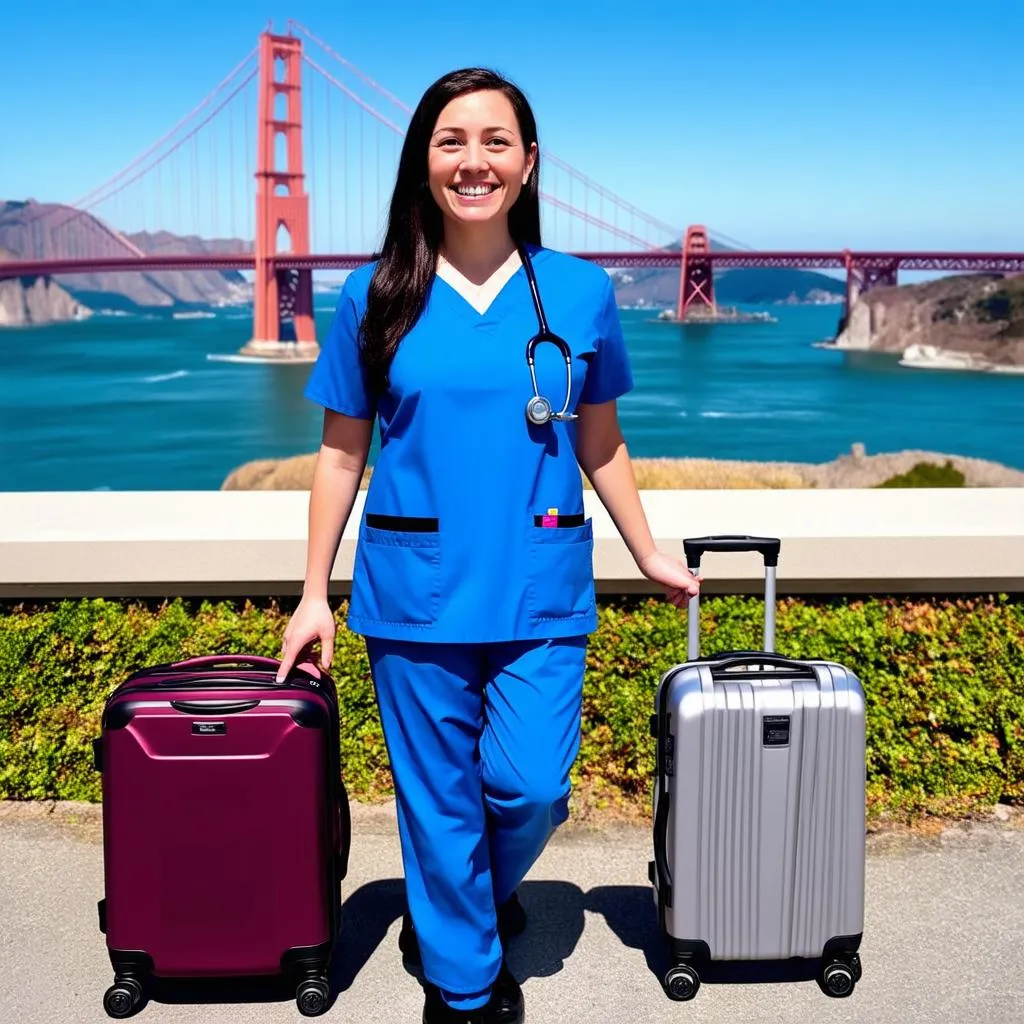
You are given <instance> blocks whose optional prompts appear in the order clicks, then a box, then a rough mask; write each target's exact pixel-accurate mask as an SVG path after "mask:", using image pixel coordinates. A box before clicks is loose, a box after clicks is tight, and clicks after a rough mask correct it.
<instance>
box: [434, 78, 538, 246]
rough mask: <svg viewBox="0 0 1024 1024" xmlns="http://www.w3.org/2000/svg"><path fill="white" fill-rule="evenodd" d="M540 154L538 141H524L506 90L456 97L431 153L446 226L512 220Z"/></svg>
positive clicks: (440, 121)
mask: <svg viewBox="0 0 1024 1024" xmlns="http://www.w3.org/2000/svg"><path fill="white" fill-rule="evenodd" d="M536 159H537V144H536V143H535V142H533V143H531V144H529V146H527V145H525V144H524V141H523V137H522V134H521V132H520V129H519V123H518V121H517V119H516V114H515V110H514V109H513V107H512V104H511V103H510V102H509V100H508V99H507V97H506V96H505V94H504V93H502V92H499V91H497V90H490V89H487V90H482V91H479V92H471V93H466V94H464V95H462V96H459V97H457V98H456V99H454V100H452V101H451V102H450V103H449V104H448V105H447V106H446V107H445V108H444V110H442V111H441V114H440V116H439V117H438V119H437V124H436V125H435V127H434V133H433V135H432V136H431V138H430V148H429V150H428V152H427V177H428V181H429V184H430V192H431V194H432V195H433V197H434V201H435V202H436V203H437V205H438V206H439V207H440V209H441V212H442V214H444V218H445V224H446V227H447V226H448V225H451V226H455V225H458V227H459V228H460V229H463V228H464V227H468V226H470V225H474V224H490V223H492V222H493V221H494V220H495V218H500V219H501V220H503V221H505V222H507V218H508V212H509V210H510V209H511V208H512V206H513V205H514V204H515V201H516V200H517V199H518V198H519V193H520V192H521V191H522V188H523V185H525V184H526V180H527V178H529V176H530V171H531V170H532V169H533V165H534V162H535V161H536Z"/></svg>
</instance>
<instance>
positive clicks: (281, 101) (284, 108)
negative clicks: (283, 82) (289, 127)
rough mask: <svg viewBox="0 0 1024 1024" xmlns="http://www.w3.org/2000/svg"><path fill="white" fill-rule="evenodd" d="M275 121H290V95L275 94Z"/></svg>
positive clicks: (283, 93)
mask: <svg viewBox="0 0 1024 1024" xmlns="http://www.w3.org/2000/svg"><path fill="white" fill-rule="evenodd" d="M274 120H275V121H287V120H288V94H287V93H285V92H275V93H274Z"/></svg>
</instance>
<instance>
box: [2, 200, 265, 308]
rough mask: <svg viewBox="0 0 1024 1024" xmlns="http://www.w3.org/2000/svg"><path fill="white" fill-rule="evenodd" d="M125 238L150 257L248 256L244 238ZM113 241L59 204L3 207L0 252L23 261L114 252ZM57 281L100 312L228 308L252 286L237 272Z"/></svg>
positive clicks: (93, 223) (68, 277)
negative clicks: (7, 253)
mask: <svg viewBox="0 0 1024 1024" xmlns="http://www.w3.org/2000/svg"><path fill="white" fill-rule="evenodd" d="M125 237H126V238H127V239H128V240H129V241H130V242H131V243H132V244H133V245H135V246H137V247H138V248H139V249H141V250H142V251H143V252H145V253H154V254H156V253H160V254H166V253H207V252H219V253H226V252H248V251H249V250H250V249H251V245H250V243H248V242H245V241H243V240H242V239H238V238H225V239H204V238H197V237H195V236H190V237H184V238H183V237H180V236H178V235H173V234H171V233H170V232H167V231H161V232H158V233H155V234H151V233H149V232H140V233H138V234H134V235H125ZM115 244H116V243H113V242H112V241H111V239H110V237H109V234H108V232H107V230H106V228H104V227H103V226H102V225H101V224H100V222H99V221H98V220H97V219H96V218H94V217H93V216H91V215H90V214H88V213H79V212H78V211H76V210H73V209H72V208H70V207H67V206H62V205H60V204H58V203H38V202H36V201H35V200H28V201H25V202H10V201H9V202H3V203H0V248H3V249H6V250H7V251H8V252H9V253H12V254H13V255H14V256H16V257H18V258H20V259H27V260H42V259H58V258H60V257H70V256H75V255H79V254H84V253H91V252H95V251H96V248H97V245H100V246H101V247H102V251H103V252H110V251H112V249H113V246H114V245H115ZM55 280H56V282H57V283H58V284H59V285H60V286H61V287H63V288H64V289H66V290H67V291H68V292H70V293H71V294H72V295H73V296H75V297H76V298H77V299H79V300H80V301H81V302H83V303H85V304H87V305H89V306H91V307H92V308H94V309H99V308H102V307H104V306H110V307H114V308H120V309H132V308H138V307H153V306H157V307H165V308H166V307H173V306H177V305H183V306H189V305H195V304H201V305H224V304H231V303H236V302H245V301H247V300H248V299H249V298H250V296H251V286H250V285H249V284H248V282H247V281H246V280H245V278H244V277H243V276H242V275H241V274H240V273H237V272H235V271H217V270H197V271H191V270H190V271H187V272H184V271H159V272H155V273H148V274H140V273H123V274H73V275H71V274H69V275H58V276H57V277H56V278H55Z"/></svg>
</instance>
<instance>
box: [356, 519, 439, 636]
mask: <svg viewBox="0 0 1024 1024" xmlns="http://www.w3.org/2000/svg"><path fill="white" fill-rule="evenodd" d="M440 603H441V535H440V533H438V532H436V531H427V532H425V531H419V530H416V531H407V530H390V529H389V530H382V529H377V528H376V527H372V526H366V525H365V524H364V526H363V530H362V536H361V537H360V543H359V546H358V550H357V552H356V565H355V569H354V572H353V578H352V614H353V615H355V616H358V617H359V618H360V619H363V620H367V621H372V622H381V623H392V624H396V625H408V626H429V625H432V624H433V623H434V622H436V621H437V615H438V609H439V607H440Z"/></svg>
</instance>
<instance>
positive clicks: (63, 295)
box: [0, 249, 92, 327]
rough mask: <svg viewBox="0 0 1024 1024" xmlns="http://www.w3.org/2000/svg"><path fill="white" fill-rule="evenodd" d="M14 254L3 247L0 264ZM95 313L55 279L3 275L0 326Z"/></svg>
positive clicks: (24, 324)
mask: <svg viewBox="0 0 1024 1024" xmlns="http://www.w3.org/2000/svg"><path fill="white" fill-rule="evenodd" d="M9 259H11V254H10V253H9V252H6V251H5V250H3V249H0V263H2V262H4V261H5V260H9ZM91 315H92V310H90V309H87V308H86V307H85V306H83V305H82V304H81V303H80V302H77V301H76V300H75V299H74V298H72V296H70V295H69V294H68V293H67V292H66V291H64V289H63V288H61V287H60V285H58V284H57V283H56V282H55V281H53V279H52V278H49V277H37V278H35V279H25V278H18V277H16V278H7V279H2V278H0V327H26V326H28V325H29V324H50V323H55V322H56V321H59V320H83V319H84V318H85V317H87V316H91Z"/></svg>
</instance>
